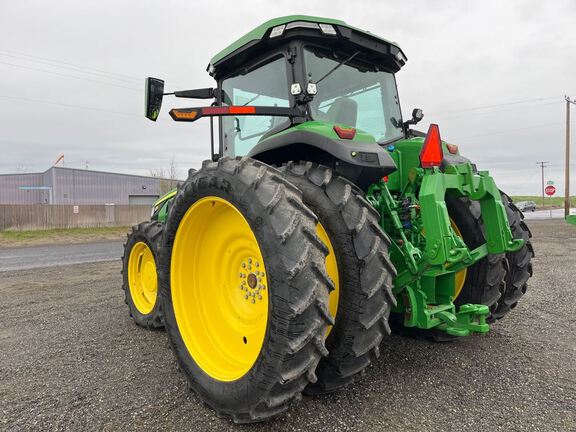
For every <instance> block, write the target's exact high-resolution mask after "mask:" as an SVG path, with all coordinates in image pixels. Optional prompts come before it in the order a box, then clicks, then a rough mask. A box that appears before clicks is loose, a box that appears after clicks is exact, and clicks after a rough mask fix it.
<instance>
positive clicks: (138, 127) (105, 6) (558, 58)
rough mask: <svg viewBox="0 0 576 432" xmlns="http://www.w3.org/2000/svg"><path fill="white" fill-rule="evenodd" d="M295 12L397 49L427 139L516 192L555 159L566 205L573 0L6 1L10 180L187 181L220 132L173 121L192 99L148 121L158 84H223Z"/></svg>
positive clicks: (1, 106)
mask: <svg viewBox="0 0 576 432" xmlns="http://www.w3.org/2000/svg"><path fill="white" fill-rule="evenodd" d="M352 5H353V7H352ZM290 14H308V15H320V16H328V17H332V18H339V19H343V20H344V21H346V22H348V23H349V24H351V25H354V26H357V27H361V28H364V29H366V30H369V31H371V32H373V33H375V34H378V35H380V36H383V37H385V38H387V39H391V40H395V41H397V42H398V43H399V44H400V46H401V47H402V48H403V50H404V52H405V53H406V55H407V56H408V59H409V60H408V63H407V65H406V66H405V67H404V68H403V69H402V70H401V71H400V72H399V74H398V77H397V79H398V85H399V92H400V100H401V103H402V107H403V114H404V117H405V118H407V117H409V115H410V113H411V111H412V108H414V107H420V108H422V109H423V110H424V113H425V118H424V120H423V121H422V123H421V124H420V125H419V128H420V129H422V130H426V129H427V127H428V124H429V123H430V122H437V123H439V125H440V132H441V135H442V138H443V139H445V140H447V141H449V142H451V143H454V144H458V145H459V146H460V149H461V152H462V153H463V154H464V155H465V156H467V157H469V158H471V159H472V160H473V161H475V162H476V163H477V164H478V166H479V168H481V169H489V170H490V171H491V172H492V173H493V174H494V176H495V177H496V180H497V182H498V184H499V185H500V186H501V187H502V188H504V189H505V190H506V191H508V192H509V193H511V194H538V193H539V191H540V169H539V168H538V167H537V166H536V161H540V160H544V161H550V165H551V166H550V169H549V170H548V175H547V179H551V180H554V181H555V183H556V186H557V188H558V189H559V192H563V181H562V180H563V164H564V162H563V158H564V116H565V113H564V102H563V97H564V95H565V94H568V95H570V96H572V97H576V82H575V77H576V56H575V54H576V36H575V34H576V33H575V32H574V30H573V29H574V25H575V22H576V1H573V0H564V1H562V0H557V1H553V2H551V1H548V2H543V1H541V0H537V1H528V0H527V1H506V2H505V1H486V0H484V1H464V0H455V1H440V0H439V1H423V0H422V1H375V0H374V1H372V0H368V1H356V2H350V1H349V0H347V1H341V0H329V1H312V0H307V1H296V0H290V1H280V0H275V1H274V2H271V1H250V0H245V1H242V2H236V1H219V0H212V1H210V2H203V1H202V2H201V1H189V0H188V1H186V0H178V1H166V0H165V1H147V0H138V1H136V0H122V1H120V0H115V1H112V0H99V1H96V0H94V1H81V2H80V1H77V0H76V1H71V0H54V1H50V2H48V1H40V0H38V1H28V0H18V1H9V0H0V77H1V80H0V149H1V150H2V151H1V157H0V173H11V172H15V171H16V170H17V169H18V170H19V171H23V170H25V171H44V170H45V169H47V168H48V167H49V166H51V164H52V163H53V162H54V161H55V160H56V158H57V157H58V156H59V155H60V154H62V153H64V154H65V163H66V166H70V167H84V166H85V163H86V162H85V161H88V166H89V168H90V169H97V170H110V171H119V172H127V173H135V174H147V173H148V172H149V170H150V169H151V168H161V167H165V166H167V165H168V163H169V159H170V158H171V157H172V156H174V157H175V159H176V162H177V166H178V168H179V170H180V172H181V173H182V175H184V174H185V172H186V170H187V169H188V168H189V167H198V166H199V164H200V162H201V161H202V160H203V159H206V158H208V157H209V135H208V121H206V120H201V121H199V122H198V123H195V124H185V123H181V124H179V123H175V122H172V121H171V120H170V118H169V117H168V115H167V112H168V108H169V107H170V106H186V105H187V104H190V105H192V104H194V102H191V101H186V100H182V99H180V100H174V99H168V100H167V101H166V102H165V105H164V109H163V114H162V115H161V119H160V120H159V121H158V122H157V123H152V122H150V121H148V120H146V119H145V118H144V117H143V95H144V94H143V81H144V78H145V77H146V76H157V77H161V78H164V79H165V80H166V84H167V87H168V88H172V89H173V88H181V89H182V88H194V87H203V86H212V84H213V81H212V80H211V78H210V77H209V76H208V74H207V73H206V72H205V70H206V65H207V64H208V61H209V59H210V58H211V57H212V55H214V54H215V53H216V52H218V51H219V50H221V49H222V48H224V47H225V46H226V45H228V44H229V43H230V42H232V41H234V40H235V39H237V38H238V37H240V36H242V35H243V34H244V33H246V32H248V31H249V30H251V29H252V28H253V27H255V26H257V25H259V24H260V23H262V22H263V21H266V20H267V19H270V18H273V17H277V16H283V15H290ZM87 68H88V69H87ZM486 106H489V107H486ZM479 107H486V108H479ZM575 108H576V107H575ZM572 118H573V119H576V110H574V112H573V117H572ZM572 126H573V129H576V121H573V122H572ZM573 135H576V133H575V134H573ZM574 141H576V139H573V142H574ZM574 153H576V148H574V151H573V154H574ZM575 159H576V157H574V158H573V159H572V160H575ZM572 170H573V172H574V175H573V178H576V167H575V164H572ZM571 188H572V190H573V191H574V192H576V180H573V181H572V184H571Z"/></svg>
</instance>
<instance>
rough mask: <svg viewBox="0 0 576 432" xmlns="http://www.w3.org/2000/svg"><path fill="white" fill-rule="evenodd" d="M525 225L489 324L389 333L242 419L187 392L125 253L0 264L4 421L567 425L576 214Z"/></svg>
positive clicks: (110, 425)
mask: <svg viewBox="0 0 576 432" xmlns="http://www.w3.org/2000/svg"><path fill="white" fill-rule="evenodd" d="M529 226H530V227H531V228H532V230H533V233H534V247H535V249H536V258H535V259H534V277H533V278H532V279H531V283H530V287H529V290H528V293H527V294H526V296H525V297H524V298H523V299H522V301H521V302H520V303H519V305H518V307H517V308H515V309H514V310H513V311H512V312H511V313H510V315H508V316H507V317H505V318H504V319H503V320H501V321H499V322H498V323H497V324H495V325H494V326H493V329H492V331H491V332H490V333H489V334H488V335H487V336H485V337H480V336H476V337H470V338H464V339H461V340H458V341H456V342H453V343H446V344H435V343H430V342H426V341H419V340H413V339H407V338H402V337H399V336H392V337H390V338H387V340H386V341H385V342H384V343H383V345H382V346H381V353H382V355H381V357H380V358H379V359H378V360H377V361H376V362H375V363H374V364H373V365H372V366H371V367H370V368H368V370H367V372H366V375H365V376H363V377H360V378H359V379H358V380H357V381H356V382H355V383H354V384H353V385H351V386H349V387H348V388H346V389H345V390H342V391H339V392H336V393H334V394H331V395H327V396H324V397H305V398H304V400H303V402H302V403H300V404H299V405H298V406H296V407H294V408H292V409H291V410H290V411H289V412H288V413H287V415H285V416H284V417H282V418H280V419H278V420H274V421H271V422H269V423H265V424H261V425H252V426H244V427H239V426H236V425H233V424H231V423H230V422H228V421H226V420H220V419H218V418H216V417H215V415H214V413H213V411H212V410H210V409H208V408H206V407H205V406H204V405H203V404H202V403H201V401H200V400H199V399H198V398H197V397H196V396H194V394H192V392H191V391H190V390H189V389H188V387H187V385H186V383H185V380H184V378H183V376H182V374H181V373H180V372H179V371H177V370H176V362H175V359H174V356H173V355H172V353H171V351H170V348H169V346H168V341H167V338H166V334H165V333H164V332H162V331H149V330H144V329H141V328H139V327H137V326H136V325H134V324H133V323H132V321H131V319H130V318H129V316H128V311H127V308H126V305H125V304H124V298H123V294H122V291H121V289H120V286H121V276H120V272H119V270H120V262H119V261H116V262H109V263H94V264H80V265H71V266H65V267H50V268H45V269H40V270H38V269H37V270H24V271H11V272H5V273H2V277H0V347H1V348H0V430H7V431H20V430H22V431H35V430H38V431H44V430H73V431H75V430H78V431H88V430H89V431H91V430H99V431H100V430H104V431H116V430H126V431H130V430H174V431H187V430H189V431H202V432H204V431H218V432H220V431H222V432H226V431H233V432H238V431H242V432H252V431H262V432H264V431H266V432H267V431H275V432H276V431H280V432H283V431H307V430H310V431H314V432H323V431H331V432H334V431H423V430H426V431H433V430H434V431H462V430H466V431H470V432H471V431H483V432H485V431H529V432H537V431H568V430H575V425H576V410H575V409H574V407H575V406H576V332H575V331H574V328H575V326H576V321H575V318H574V317H575V314H574V298H576V284H574V279H575V278H576V227H573V226H571V225H568V224H566V223H564V222H563V221H561V220H552V221H530V222H529ZM117 256H118V253H117V252H115V254H114V257H117Z"/></svg>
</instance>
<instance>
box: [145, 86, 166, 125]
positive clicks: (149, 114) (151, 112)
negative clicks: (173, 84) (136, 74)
mask: <svg viewBox="0 0 576 432" xmlns="http://www.w3.org/2000/svg"><path fill="white" fill-rule="evenodd" d="M144 85H145V87H146V102H145V103H146V105H145V109H146V118H148V119H150V120H152V121H156V119H157V118H158V115H159V114H160V108H161V107H162V97H163V95H164V81H163V80H161V79H158V78H150V77H149V78H146V81H145V84H144Z"/></svg>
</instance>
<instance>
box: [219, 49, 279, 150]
mask: <svg viewBox="0 0 576 432" xmlns="http://www.w3.org/2000/svg"><path fill="white" fill-rule="evenodd" d="M222 90H223V100H222V105H240V106H242V105H252V106H272V107H289V106H290V95H289V91H288V77H287V73H286V60H285V59H284V57H278V58H276V59H274V60H272V61H270V62H269V63H266V64H264V65H263V66H260V67H258V68H256V69H253V70H251V71H249V72H248V73H245V74H243V75H235V76H232V77H229V78H226V79H224V80H223V81H222ZM287 121H289V120H287V119H286V117H277V116H238V117H234V116H227V117H222V118H221V127H222V140H223V145H224V150H225V152H226V154H228V155H231V156H244V155H246V154H247V153H248V152H249V151H250V150H251V149H252V148H253V147H254V146H255V145H256V144H257V143H258V141H259V140H260V139H261V138H262V136H263V135H264V134H266V133H267V132H269V131H271V130H272V129H276V128H278V127H279V126H280V125H283V124H285V123H286V122H287Z"/></svg>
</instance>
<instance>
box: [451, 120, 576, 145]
mask: <svg viewBox="0 0 576 432" xmlns="http://www.w3.org/2000/svg"><path fill="white" fill-rule="evenodd" d="M572 123H574V121H572ZM560 124H562V123H560V122H555V123H544V124H539V125H533V126H525V127H521V128H514V129H506V130H502V131H497V132H489V133H485V134H478V135H468V136H465V137H461V138H458V139H454V138H453V139H452V140H453V141H461V140H465V139H470V138H477V137H483V136H490V135H501V134H506V133H508V132H516V131H523V130H526V129H538V128H542V127H550V126H558V125H560Z"/></svg>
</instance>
